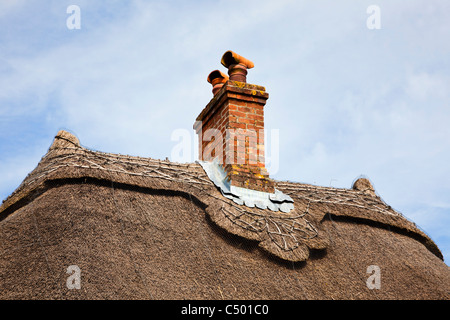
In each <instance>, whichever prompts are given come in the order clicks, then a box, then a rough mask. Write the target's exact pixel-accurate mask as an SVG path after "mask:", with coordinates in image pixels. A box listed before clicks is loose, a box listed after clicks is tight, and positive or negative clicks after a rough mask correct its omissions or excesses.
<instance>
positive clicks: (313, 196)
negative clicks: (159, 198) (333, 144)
mask: <svg viewBox="0 0 450 320" xmlns="http://www.w3.org/2000/svg"><path fill="white" fill-rule="evenodd" d="M77 179H78V180H79V179H85V180H86V179H96V180H98V181H108V182H110V183H111V185H130V186H136V187H140V188H150V189H158V190H166V191H171V192H172V191H175V192H181V193H185V194H188V195H189V197H191V196H192V197H195V198H196V199H197V200H198V201H199V202H201V203H202V204H203V206H204V207H205V211H206V213H207V214H208V215H209V216H210V218H211V220H212V221H213V222H214V223H216V224H217V225H218V226H220V227H221V228H223V229H225V230H226V231H227V232H230V233H232V234H235V235H237V236H241V237H244V238H247V239H250V240H256V241H258V242H259V243H260V247H261V248H263V249H264V250H266V251H267V252H269V253H270V254H273V255H275V256H277V257H279V258H281V259H284V260H289V261H303V260H306V259H307V258H308V256H309V251H310V250H311V249H324V248H326V247H327V246H328V241H327V239H326V238H324V237H323V234H324V233H323V231H322V230H321V229H320V228H321V221H322V220H323V219H325V218H326V216H327V215H332V216H334V217H345V218H348V219H354V220H355V221H360V222H364V223H367V222H369V223H373V224H379V225H386V226H390V227H393V228H395V229H396V230H399V231H401V232H404V233H405V234H408V235H410V236H412V237H413V238H414V239H416V240H418V241H420V242H421V243H423V244H424V245H425V246H426V247H427V248H428V249H429V250H430V251H431V252H433V253H434V254H435V255H437V256H438V257H440V258H441V259H442V254H441V253H440V251H439V249H438V247H437V246H436V244H435V243H434V242H433V241H432V240H431V239H430V238H429V237H428V236H427V235H426V234H425V233H424V232H423V231H422V230H420V229H419V228H417V226H416V225H415V224H414V223H412V222H410V221H409V220H408V219H406V218H405V217H403V216H402V215H401V214H400V213H398V212H396V211H395V210H393V209H392V208H391V207H390V206H388V205H387V204H385V203H384V201H382V200H381V198H379V197H378V196H376V195H375V196H374V195H371V194H367V193H364V192H361V191H358V190H352V189H343V188H333V187H321V186H313V185H308V184H302V183H293V182H283V181H276V186H277V188H279V189H280V190H281V191H283V192H285V193H286V194H288V195H290V196H291V197H292V198H293V199H294V203H295V206H296V209H295V210H294V211H293V212H292V213H291V214H286V215H283V214H280V213H277V214H274V213H271V212H265V211H264V210H260V209H256V208H245V207H242V206H239V205H236V204H235V203H233V202H232V201H230V200H228V199H226V198H224V197H223V196H222V195H221V194H220V192H219V191H218V190H217V188H216V187H215V186H214V184H213V183H212V182H211V181H210V180H209V178H208V177H207V175H206V174H205V172H204V171H203V169H202V167H201V166H200V165H199V164H197V163H188V164H181V163H175V162H170V161H168V160H158V159H151V158H145V157H137V156H130V155H121V154H114V153H106V152H100V151H93V150H89V149H87V148H84V147H82V146H81V145H80V144H79V141H78V139H77V138H76V137H75V136H73V135H71V134H69V133H67V132H65V131H63V132H61V131H60V132H59V133H58V135H57V136H56V137H55V140H54V142H53V144H52V146H51V147H50V148H49V150H48V152H47V154H46V155H44V157H42V159H41V161H40V162H39V164H38V165H37V167H36V168H35V169H34V170H33V171H32V172H30V174H29V175H28V176H27V177H26V178H25V180H24V181H23V182H22V184H21V185H20V186H19V187H18V188H17V190H16V191H14V192H13V194H11V195H10V196H9V197H8V198H7V199H6V200H5V201H4V203H3V204H2V205H1V207H0V220H2V219H4V218H5V217H6V216H8V215H9V214H11V213H13V212H14V211H15V210H17V209H18V208H20V207H21V206H23V205H26V204H27V203H29V202H30V201H32V200H33V199H35V198H36V197H38V196H39V195H41V194H43V193H44V192H45V191H46V190H48V189H49V188H52V183H51V182H52V181H58V182H59V183H60V182H63V183H64V181H75V180H77Z"/></svg>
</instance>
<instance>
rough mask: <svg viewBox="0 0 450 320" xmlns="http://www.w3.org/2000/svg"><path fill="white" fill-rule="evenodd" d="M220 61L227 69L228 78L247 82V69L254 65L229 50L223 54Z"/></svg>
mask: <svg viewBox="0 0 450 320" xmlns="http://www.w3.org/2000/svg"><path fill="white" fill-rule="evenodd" d="M220 62H221V63H222V65H223V66H224V67H225V68H227V69H228V75H229V76H230V80H233V81H239V82H247V69H251V68H253V67H254V66H255V65H254V64H253V62H251V61H250V60H248V59H246V58H244V57H243V56H240V55H238V54H237V53H235V52H233V51H230V50H228V51H227V52H225V53H224V54H223V56H222V60H221V61H220Z"/></svg>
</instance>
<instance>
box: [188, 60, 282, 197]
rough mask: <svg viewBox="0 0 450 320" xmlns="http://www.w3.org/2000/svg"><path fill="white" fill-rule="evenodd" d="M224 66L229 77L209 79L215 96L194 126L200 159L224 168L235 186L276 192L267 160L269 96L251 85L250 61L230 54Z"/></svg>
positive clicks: (211, 76) (218, 74)
mask: <svg viewBox="0 0 450 320" xmlns="http://www.w3.org/2000/svg"><path fill="white" fill-rule="evenodd" d="M221 63H222V65H224V66H225V67H226V68H228V75H229V76H230V77H229V79H228V77H227V76H226V75H225V74H223V73H222V72H220V71H218V70H214V71H213V72H211V73H210V74H209V76H208V82H209V83H211V84H212V85H213V94H214V97H213V98H212V99H211V101H210V102H209V103H208V105H206V107H205V108H204V109H203V110H202V112H201V113H200V115H199V116H198V117H197V120H196V122H195V124H194V129H195V130H196V132H197V134H198V137H199V158H200V160H202V161H212V160H213V159H217V161H218V162H219V163H220V164H221V165H222V167H223V169H224V171H225V172H226V174H227V179H228V180H229V182H230V184H231V185H232V186H235V187H241V188H246V189H252V190H257V191H263V192H269V193H273V192H274V183H273V181H272V180H271V179H270V178H269V174H268V172H267V170H266V168H265V159H264V106H265V104H266V100H267V99H268V97H269V94H268V93H267V92H266V91H265V88H264V87H262V86H258V85H254V84H249V83H247V79H246V77H247V69H250V68H253V67H254V64H253V62H251V61H250V60H247V59H245V58H244V57H242V56H240V55H238V54H236V53H234V52H232V51H227V52H225V54H224V55H223V57H222V60H221Z"/></svg>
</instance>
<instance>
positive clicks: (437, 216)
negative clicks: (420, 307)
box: [0, 0, 450, 264]
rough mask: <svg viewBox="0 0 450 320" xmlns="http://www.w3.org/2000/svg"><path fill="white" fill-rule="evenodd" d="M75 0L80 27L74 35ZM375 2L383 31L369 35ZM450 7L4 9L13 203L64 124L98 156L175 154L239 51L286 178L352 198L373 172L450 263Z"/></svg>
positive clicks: (1, 170) (58, 4) (4, 182)
mask: <svg viewBox="0 0 450 320" xmlns="http://www.w3.org/2000/svg"><path fill="white" fill-rule="evenodd" d="M72 4H75V5H78V6H79V7H80V9H81V29H79V30H77V29H74V30H69V29H68V28H67V26H66V19H67V18H68V17H69V16H70V15H69V14H67V13H66V9H67V7H68V6H69V5H72ZM369 5H377V6H378V7H379V8H380V21H381V29H374V30H370V29H368V28H367V25H366V21H367V19H368V18H369V16H370V15H369V14H368V13H367V12H366V10H367V8H368V7H369ZM448 12H450V2H448V1H446V0H442V1H437V0H435V1H373V0H371V1H344V0H339V1H312V0H308V1H245V0H244V1H234V0H227V1H189V2H188V1H92V0H90V1H87V0H86V1H77V0H75V1H61V0H58V1H56V0H55V1H51V0H48V1H44V0H40V1H33V0H27V1H23V0H16V1H7V0H0V30H1V31H0V176H1V177H2V179H1V181H0V197H1V198H2V199H4V198H6V197H7V196H8V195H9V194H10V193H11V192H12V191H14V189H15V188H16V187H17V186H18V185H19V184H20V182H21V181H22V180H23V179H24V178H25V176H26V175H27V173H28V172H30V171H31V170H32V169H33V168H34V167H35V166H36V165H37V163H38V162H39V160H40V158H41V157H42V156H43V155H44V154H45V153H46V151H47V149H48V147H49V146H50V144H51V142H52V139H53V137H54V136H55V134H56V133H57V132H58V130H60V129H65V130H68V131H70V132H72V133H74V134H75V135H76V136H77V137H78V138H79V139H80V141H81V144H82V145H83V146H85V147H88V148H91V149H95V150H101V151H105V152H114V153H121V154H130V155H138V156H147V157H152V158H160V159H164V158H166V157H170V156H171V151H172V149H173V147H174V145H175V144H176V142H174V141H172V140H171V134H172V133H173V132H174V130H177V129H186V130H189V131H191V129H192V124H193V123H194V120H195V118H196V116H197V115H198V114H199V112H200V111H201V110H202V108H203V107H204V106H205V105H206V104H207V103H208V101H209V100H210V99H211V96H212V93H211V86H210V84H209V83H207V82H206V77H207V75H208V74H209V72H210V71H212V70H214V69H220V70H222V71H226V70H224V68H223V67H222V66H221V65H220V58H221V56H222V54H223V53H224V52H225V51H226V50H233V51H235V52H237V53H239V54H242V55H243V56H245V57H246V58H249V59H250V60H252V61H253V62H254V63H255V68H254V69H251V70H249V75H248V78H247V80H248V82H250V83H254V84H258V85H263V86H265V87H266V89H267V91H268V92H269V95H270V97H269V100H268V102H267V105H266V109H265V110H266V113H265V125H266V128H267V129H268V130H271V129H278V130H279V141H280V145H279V150H280V153H279V170H277V172H271V176H272V177H273V178H275V179H279V180H291V181H299V182H306V183H312V184H317V185H323V186H330V185H331V186H334V187H345V188H349V187H350V186H351V185H352V182H353V181H354V180H355V179H356V178H357V177H359V176H360V175H365V176H367V177H368V178H369V179H370V180H371V181H372V183H373V185H374V187H375V189H376V192H377V193H378V194H379V195H380V196H381V197H382V198H383V199H384V201H385V202H387V203H388V204H389V205H391V206H392V207H393V208H394V209H396V210H397V211H399V212H401V213H402V214H403V215H405V216H406V217H407V218H409V219H410V220H412V221H414V222H415V223H416V224H417V225H418V226H419V227H420V228H421V229H422V230H424V231H425V232H426V233H427V234H428V235H429V236H430V237H431V238H432V239H433V240H434V241H435V242H436V243H437V244H438V246H439V248H440V249H441V251H442V252H443V254H444V257H445V258H446V260H445V261H446V263H447V264H448V261H449V260H448V259H450V233H449V229H450V196H449V195H450V169H449V168H450V166H449V163H450V126H449V123H450V103H449V101H450V99H449V98H450V62H449V57H450V42H449V41H448V39H450V21H449V19H448ZM192 139H193V141H195V140H194V139H195V137H194V135H193V133H192ZM194 157H195V153H194V151H193V153H192V161H194V160H195V158H194Z"/></svg>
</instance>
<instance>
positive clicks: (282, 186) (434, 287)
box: [0, 131, 450, 299]
mask: <svg viewBox="0 0 450 320" xmlns="http://www.w3.org/2000/svg"><path fill="white" fill-rule="evenodd" d="M276 188H277V189H279V190H281V191H283V192H284V193H285V194H288V195H289V196H291V197H292V199H294V203H295V209H294V210H292V211H291V212H290V213H289V214H284V213H280V212H272V211H270V210H261V209H257V208H248V207H245V206H239V205H237V204H235V203H234V202H233V201H231V200H229V199H226V198H224V197H223V196H222V195H221V193H220V191H219V190H217V188H216V187H215V186H214V184H213V183H212V182H211V181H210V180H209V179H208V177H207V175H206V174H205V172H204V171H203V169H202V167H201V166H200V165H198V164H196V163H193V164H177V163H172V162H169V161H160V160H153V159H148V158H140V157H131V156H124V155H117V154H107V153H102V152H96V151H91V150H88V149H85V148H83V147H81V146H80V144H79V141H78V139H77V138H76V137H74V136H73V135H71V134H69V133H67V132H64V131H61V132H59V133H58V135H57V136H56V138H55V141H54V143H53V144H52V146H51V147H50V149H49V151H48V153H47V154H46V155H45V156H44V157H43V158H42V160H41V161H40V163H39V165H38V166H37V167H36V169H35V170H33V171H32V172H31V173H30V174H29V175H28V176H27V177H26V179H25V180H24V181H23V183H22V184H21V185H20V186H19V188H18V189H17V190H16V191H15V192H14V193H13V194H12V195H11V196H10V197H8V198H7V199H6V200H5V201H4V203H3V204H2V206H1V207H0V254H1V258H0V279H1V282H0V298H1V299H29V298H39V299H183V298H189V299H222V298H224V299H448V298H449V297H450V294H449V292H450V272H449V268H448V267H447V266H446V265H445V263H444V262H443V261H442V254H441V252H440V251H439V249H438V247H437V246H436V244H435V243H434V242H433V241H432V240H431V239H430V238H429V237H428V236H427V235H426V234H425V233H424V232H423V231H421V230H420V229H418V228H417V226H416V225H415V224H414V223H412V222H410V221H409V220H407V219H406V218H405V217H403V216H402V215H401V214H400V213H398V212H396V211H395V210H393V209H392V208H391V207H389V206H388V205H386V204H385V203H384V202H383V201H382V200H381V199H380V198H379V197H378V196H377V195H376V194H375V192H374V191H373V188H372V186H371V185H370V182H369V181H368V180H367V181H363V180H361V181H359V182H358V181H357V182H355V184H354V185H353V188H352V189H337V188H325V187H318V186H312V185H307V184H300V183H292V182H276ZM71 265H77V266H78V267H79V268H80V270H81V289H79V290H77V289H72V290H70V289H68V288H67V286H66V280H67V278H68V277H69V276H70V275H69V274H68V273H66V271H67V267H69V266H71ZM371 265H376V266H378V267H379V268H380V274H381V287H380V288H379V289H369V288H368V286H367V284H366V281H367V279H368V278H369V277H370V276H371V274H370V273H367V268H368V267H369V266H371Z"/></svg>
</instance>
